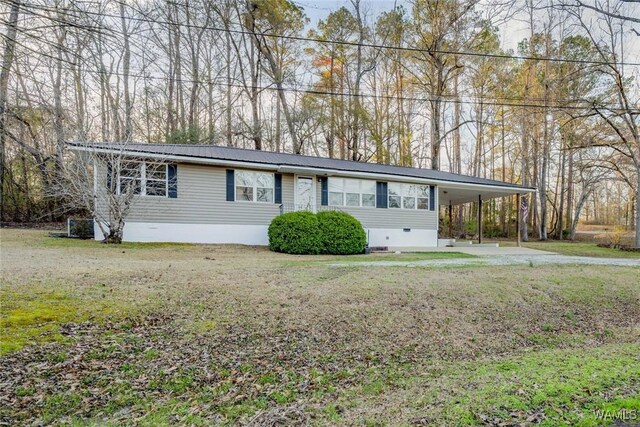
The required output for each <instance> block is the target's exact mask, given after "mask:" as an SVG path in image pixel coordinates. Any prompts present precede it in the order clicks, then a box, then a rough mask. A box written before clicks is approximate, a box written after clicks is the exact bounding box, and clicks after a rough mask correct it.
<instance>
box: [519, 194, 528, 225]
mask: <svg viewBox="0 0 640 427" xmlns="http://www.w3.org/2000/svg"><path fill="white" fill-rule="evenodd" d="M520 209H521V210H522V221H523V222H524V221H526V220H527V216H529V205H528V204H527V197H526V196H522V202H521V203H520Z"/></svg>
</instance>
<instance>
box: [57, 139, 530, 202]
mask: <svg viewBox="0 0 640 427" xmlns="http://www.w3.org/2000/svg"><path fill="white" fill-rule="evenodd" d="M69 145H70V146H71V148H72V149H77V150H82V151H99V152H122V153H124V154H130V155H136V156H145V155H149V156H152V157H162V158H164V159H166V160H167V161H179V162H180V161H182V162H186V163H206V164H219V165H224V164H230V165H233V164H236V165H237V164H238V163H246V164H248V166H247V167H250V166H254V167H261V168H263V169H275V170H281V171H283V172H295V173H303V172H304V171H305V170H306V171H308V173H309V172H311V171H312V170H315V172H316V175H324V176H331V175H339V174H340V175H342V174H344V175H345V176H346V175H349V176H369V177H375V176H377V177H378V179H384V178H387V179H390V180H394V179H395V180H402V179H405V178H410V179H411V180H418V181H424V182H430V183H434V184H440V185H443V187H447V188H442V187H441V188H440V204H448V203H449V201H451V203H465V202H470V201H474V200H477V198H478V195H479V194H482V196H483V198H492V197H502V196H506V195H509V194H515V193H528V192H533V191H535V188H532V187H524V186H521V185H518V184H512V183H508V182H503V181H497V180H493V179H487V178H479V177H474V176H469V175H461V174H456V173H451V172H444V171H437V170H432V169H421V168H412V167H403V166H393V165H383V164H378V163H366V162H356V161H350V160H338V159H328V158H324V157H314V156H304V155H298V154H286V153H275V152H271V151H260V150H248V149H242V148H232V147H224V146H218V145H210V144H198V145H192V144H141V143H127V144H109V143H98V144H88V143H81V142H74V143H69ZM449 187H451V188H449ZM448 190H450V191H448ZM445 192H446V193H445Z"/></svg>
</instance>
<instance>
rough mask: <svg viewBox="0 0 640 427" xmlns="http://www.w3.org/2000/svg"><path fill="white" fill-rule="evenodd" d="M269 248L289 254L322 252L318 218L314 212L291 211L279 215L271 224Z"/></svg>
mask: <svg viewBox="0 0 640 427" xmlns="http://www.w3.org/2000/svg"><path fill="white" fill-rule="evenodd" d="M269 248H271V250H272V251H276V252H284V253H287V254H319V253H321V252H322V240H321V239H320V227H319V225H318V218H317V217H316V215H315V214H313V213H312V212H304V211H300V212H289V213H286V214H282V215H279V216H277V217H275V218H274V219H273V221H271V224H270V225H269Z"/></svg>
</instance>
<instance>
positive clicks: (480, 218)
mask: <svg viewBox="0 0 640 427" xmlns="http://www.w3.org/2000/svg"><path fill="white" fill-rule="evenodd" d="M480 243H482V194H478V244H480Z"/></svg>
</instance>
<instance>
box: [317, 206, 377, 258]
mask: <svg viewBox="0 0 640 427" xmlns="http://www.w3.org/2000/svg"><path fill="white" fill-rule="evenodd" d="M317 216H318V222H319V225H320V238H321V239H322V252H323V253H325V254H331V255H351V254H361V253H363V252H364V248H365V246H366V244H367V236H366V235H365V233H364V229H363V228H362V224H360V221H358V220H357V219H355V218H354V217H353V216H351V215H349V214H348V213H346V212H337V211H326V212H320V213H319V214H318V215H317Z"/></svg>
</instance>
